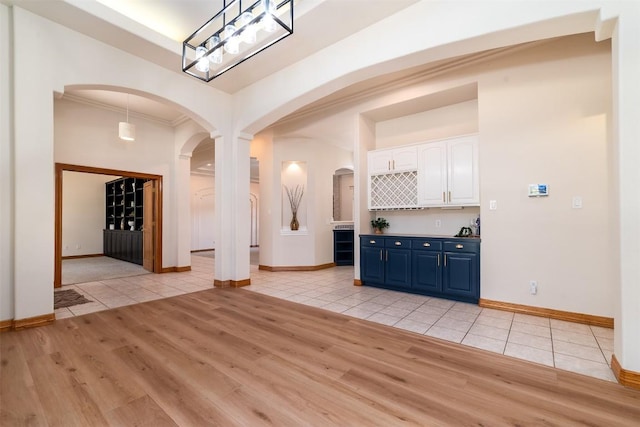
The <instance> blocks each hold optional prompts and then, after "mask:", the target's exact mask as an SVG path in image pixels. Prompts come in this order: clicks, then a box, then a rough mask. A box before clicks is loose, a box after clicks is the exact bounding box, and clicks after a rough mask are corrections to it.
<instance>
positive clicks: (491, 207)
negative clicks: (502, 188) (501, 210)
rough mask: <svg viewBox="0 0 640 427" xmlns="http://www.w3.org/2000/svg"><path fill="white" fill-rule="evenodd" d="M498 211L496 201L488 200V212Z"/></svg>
mask: <svg viewBox="0 0 640 427" xmlns="http://www.w3.org/2000/svg"><path fill="white" fill-rule="evenodd" d="M496 209H498V201H497V200H489V210H490V211H495V210H496Z"/></svg>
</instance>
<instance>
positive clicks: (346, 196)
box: [338, 174, 354, 221]
mask: <svg viewBox="0 0 640 427" xmlns="http://www.w3.org/2000/svg"><path fill="white" fill-rule="evenodd" d="M338 177H339V181H340V220H341V221H353V187H354V183H353V174H346V175H338Z"/></svg>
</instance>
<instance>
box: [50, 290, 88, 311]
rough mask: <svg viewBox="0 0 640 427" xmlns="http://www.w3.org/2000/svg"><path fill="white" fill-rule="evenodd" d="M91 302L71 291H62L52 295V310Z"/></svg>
mask: <svg viewBox="0 0 640 427" xmlns="http://www.w3.org/2000/svg"><path fill="white" fill-rule="evenodd" d="M88 302H91V300H88V299H86V298H85V297H84V295H81V294H79V293H78V292H76V291H75V290H73V289H67V290H64V291H56V292H54V293H53V308H54V310H57V309H58V308H65V307H71V306H74V305H78V304H85V303H88Z"/></svg>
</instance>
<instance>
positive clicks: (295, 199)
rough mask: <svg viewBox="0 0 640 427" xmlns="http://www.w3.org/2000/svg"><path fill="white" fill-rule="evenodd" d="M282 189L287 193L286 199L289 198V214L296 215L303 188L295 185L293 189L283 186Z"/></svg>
mask: <svg viewBox="0 0 640 427" xmlns="http://www.w3.org/2000/svg"><path fill="white" fill-rule="evenodd" d="M284 189H285V191H286V192H287V197H289V204H290V205H291V213H292V214H294V215H296V214H297V213H298V208H299V207H300V202H301V201H302V195H303V194H304V186H300V185H296V186H295V188H289V187H287V186H286V185H285V186H284Z"/></svg>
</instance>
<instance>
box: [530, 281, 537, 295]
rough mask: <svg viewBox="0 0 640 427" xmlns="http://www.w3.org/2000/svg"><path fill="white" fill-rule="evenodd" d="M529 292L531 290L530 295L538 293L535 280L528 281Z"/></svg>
mask: <svg viewBox="0 0 640 427" xmlns="http://www.w3.org/2000/svg"><path fill="white" fill-rule="evenodd" d="M529 292H531V295H536V294H537V293H538V282H536V281H535V280H531V281H529Z"/></svg>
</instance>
